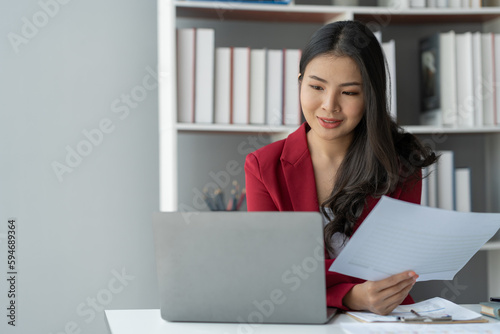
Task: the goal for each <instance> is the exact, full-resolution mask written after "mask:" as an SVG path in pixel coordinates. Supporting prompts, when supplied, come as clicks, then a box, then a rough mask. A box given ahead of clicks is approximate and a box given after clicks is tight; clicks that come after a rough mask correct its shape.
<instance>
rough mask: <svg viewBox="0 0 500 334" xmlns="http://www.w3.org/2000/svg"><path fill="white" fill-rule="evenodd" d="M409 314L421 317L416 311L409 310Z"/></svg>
mask: <svg viewBox="0 0 500 334" xmlns="http://www.w3.org/2000/svg"><path fill="white" fill-rule="evenodd" d="M410 312H411V313H413V314H415V315H416V316H417V317H422V316H421V315H420V314H418V312H417V311H415V310H413V309H412V310H410Z"/></svg>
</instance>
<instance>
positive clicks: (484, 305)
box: [479, 297, 500, 319]
mask: <svg viewBox="0 0 500 334" xmlns="http://www.w3.org/2000/svg"><path fill="white" fill-rule="evenodd" d="M479 304H480V305H481V314H484V315H487V316H489V317H492V318H497V319H500V298H499V297H491V298H490V301H489V302H481V303H479Z"/></svg>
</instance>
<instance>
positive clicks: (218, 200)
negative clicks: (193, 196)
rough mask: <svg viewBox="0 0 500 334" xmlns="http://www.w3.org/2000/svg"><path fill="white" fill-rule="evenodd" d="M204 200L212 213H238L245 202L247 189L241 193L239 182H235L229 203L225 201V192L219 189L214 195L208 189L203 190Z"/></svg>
mask: <svg viewBox="0 0 500 334" xmlns="http://www.w3.org/2000/svg"><path fill="white" fill-rule="evenodd" d="M203 199H204V200H205V203H206V204H207V206H208V208H209V209H210V211H238V210H240V208H241V206H242V205H243V203H244V202H245V199H246V192H245V188H243V189H242V190H241V191H240V187H239V185H238V182H236V181H233V184H232V189H231V190H230V195H229V198H228V200H227V202H226V201H225V200H224V192H223V191H222V189H220V188H218V189H216V190H215V191H214V192H213V193H211V192H209V191H208V189H207V188H205V189H203Z"/></svg>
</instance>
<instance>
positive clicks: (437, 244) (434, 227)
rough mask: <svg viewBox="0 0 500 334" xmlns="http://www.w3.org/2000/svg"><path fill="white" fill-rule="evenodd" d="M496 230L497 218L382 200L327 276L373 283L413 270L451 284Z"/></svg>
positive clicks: (423, 277) (424, 277)
mask: <svg viewBox="0 0 500 334" xmlns="http://www.w3.org/2000/svg"><path fill="white" fill-rule="evenodd" d="M499 229H500V214H499V213H472V212H457V211H449V210H443V209H437V208H430V207H425V206H421V205H417V204H413V203H408V202H404V201H400V200H396V199H393V198H390V197H386V196H383V197H382V198H381V199H380V201H379V202H378V204H377V205H376V206H375V208H374V209H373V210H372V211H371V212H370V214H369V215H368V217H366V219H365V221H364V222H363V223H362V224H361V226H360V227H359V228H358V230H357V231H356V233H355V234H354V235H353V236H352V238H351V239H350V240H349V242H348V243H347V245H346V246H345V248H344V249H343V250H342V252H341V253H340V254H339V256H338V257H337V258H336V259H335V261H334V262H333V264H332V265H331V267H330V269H329V270H330V271H335V272H338V273H341V274H344V275H349V276H354V277H358V278H362V279H366V280H371V281H376V280H381V279H384V278H387V277H389V276H391V275H394V274H398V273H401V272H403V271H406V270H413V271H415V272H416V273H417V274H418V275H419V278H418V281H428V280H433V279H435V280H452V279H453V278H454V276H455V275H456V273H457V272H458V271H459V270H460V269H462V268H463V267H464V265H465V264H466V263H467V262H468V261H469V260H470V258H471V257H472V256H473V255H474V254H475V253H476V252H477V251H478V250H479V249H480V248H481V246H482V245H483V244H485V243H486V241H488V240H489V239H490V238H491V237H493V235H494V234H495V233H496V232H497V231H498V230H499Z"/></svg>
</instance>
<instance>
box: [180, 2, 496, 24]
mask: <svg viewBox="0 0 500 334" xmlns="http://www.w3.org/2000/svg"><path fill="white" fill-rule="evenodd" d="M175 6H176V9H177V16H179V17H190V18H208V19H221V18H224V19H225V20H253V21H273V22H277V21H280V22H318V23H324V22H329V21H333V20H336V19H341V18H343V17H345V15H346V13H348V14H350V15H352V16H353V17H354V18H355V19H358V20H361V21H371V20H373V19H376V18H377V17H379V18H380V17H384V19H385V20H386V19H387V16H389V15H390V22H391V24H395V23H396V24H397V23H406V24H408V23H411V24H415V23H416V24H427V23H430V22H439V23H443V22H462V23H463V22H486V21H489V20H492V19H495V18H498V17H500V8H499V7H484V8H480V9H470V8H466V9H460V8H459V9H457V8H423V9H413V8H409V9H399V8H396V7H394V8H392V7H355V6H353V7H351V6H320V5H293V4H290V5H279V4H254V3H238V2H217V1H176V2H175Z"/></svg>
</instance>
